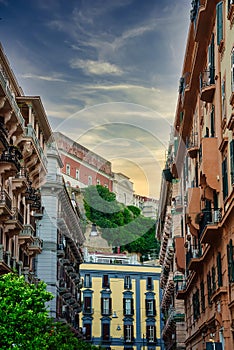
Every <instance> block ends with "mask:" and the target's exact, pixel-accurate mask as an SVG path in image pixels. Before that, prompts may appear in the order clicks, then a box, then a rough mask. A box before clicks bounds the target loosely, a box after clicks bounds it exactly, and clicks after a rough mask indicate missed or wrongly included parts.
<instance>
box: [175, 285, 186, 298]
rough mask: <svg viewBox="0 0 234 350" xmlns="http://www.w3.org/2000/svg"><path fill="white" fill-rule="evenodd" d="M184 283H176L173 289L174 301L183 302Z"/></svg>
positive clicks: (184, 293)
mask: <svg viewBox="0 0 234 350" xmlns="http://www.w3.org/2000/svg"><path fill="white" fill-rule="evenodd" d="M186 287H187V285H186V282H185V281H180V282H179V281H177V282H176V288H175V294H176V299H178V300H184V299H185V295H186Z"/></svg>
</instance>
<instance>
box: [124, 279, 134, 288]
mask: <svg viewBox="0 0 234 350" xmlns="http://www.w3.org/2000/svg"><path fill="white" fill-rule="evenodd" d="M131 288H132V282H131V277H130V276H125V277H124V289H131Z"/></svg>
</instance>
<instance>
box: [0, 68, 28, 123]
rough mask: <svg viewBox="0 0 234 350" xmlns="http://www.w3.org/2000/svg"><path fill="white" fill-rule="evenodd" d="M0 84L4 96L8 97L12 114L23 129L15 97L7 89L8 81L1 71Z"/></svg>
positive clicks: (22, 121) (0, 70)
mask: <svg viewBox="0 0 234 350" xmlns="http://www.w3.org/2000/svg"><path fill="white" fill-rule="evenodd" d="M0 82H1V84H2V86H3V89H4V91H5V94H6V96H7V97H8V100H9V102H10V104H11V105H12V107H13V110H14V113H15V115H16V117H17V119H18V121H19V122H20V124H21V125H22V127H24V118H23V116H22V114H21V112H20V109H19V107H18V105H17V103H16V100H15V96H14V95H13V93H12V91H11V90H10V88H9V82H8V79H7V78H6V77H5V74H4V72H3V70H2V69H0Z"/></svg>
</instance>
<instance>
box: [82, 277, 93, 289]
mask: <svg viewBox="0 0 234 350" xmlns="http://www.w3.org/2000/svg"><path fill="white" fill-rule="evenodd" d="M84 287H85V288H91V287H92V284H91V276H90V274H85V277H84Z"/></svg>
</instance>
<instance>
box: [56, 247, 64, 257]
mask: <svg viewBox="0 0 234 350" xmlns="http://www.w3.org/2000/svg"><path fill="white" fill-rule="evenodd" d="M57 257H58V258H64V257H65V251H64V246H63V244H58V245H57Z"/></svg>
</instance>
